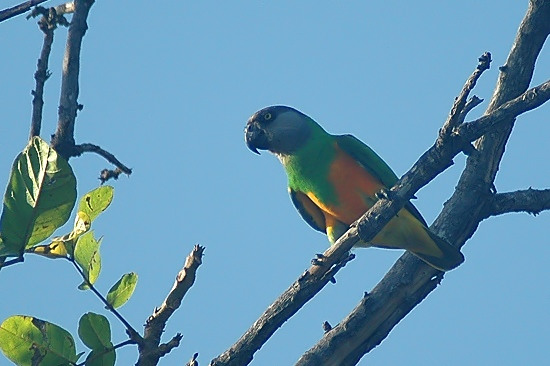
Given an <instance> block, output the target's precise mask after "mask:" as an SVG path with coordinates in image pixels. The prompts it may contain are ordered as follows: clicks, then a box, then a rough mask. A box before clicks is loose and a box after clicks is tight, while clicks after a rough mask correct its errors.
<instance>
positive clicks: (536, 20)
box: [297, 0, 550, 365]
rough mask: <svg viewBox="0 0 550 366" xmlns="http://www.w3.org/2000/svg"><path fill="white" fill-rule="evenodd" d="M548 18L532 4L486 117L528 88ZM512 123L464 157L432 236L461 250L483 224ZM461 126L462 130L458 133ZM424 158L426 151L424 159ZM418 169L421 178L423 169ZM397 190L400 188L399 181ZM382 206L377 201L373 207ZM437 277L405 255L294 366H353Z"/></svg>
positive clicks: (543, 7)
mask: <svg viewBox="0 0 550 366" xmlns="http://www.w3.org/2000/svg"><path fill="white" fill-rule="evenodd" d="M548 19H550V1H548V0H545V1H535V0H532V1H531V2H530V6H529V9H528V11H527V14H526V15H525V18H524V20H523V21H522V24H521V26H520V28H519V30H518V35H517V38H516V42H515V43H514V46H513V47H512V51H511V52H510V56H509V57H508V61H507V67H506V68H505V73H506V74H507V75H505V76H503V75H502V73H501V78H500V81H499V86H498V87H497V89H496V91H495V95H494V96H493V99H492V102H491V104H490V106H489V108H488V110H487V113H488V114H491V113H493V112H495V111H496V110H497V109H498V107H499V106H501V105H502V104H503V103H505V102H506V101H508V100H511V99H513V98H516V97H517V96H518V95H520V94H521V93H522V92H523V91H524V90H526V89H527V87H528V84H529V82H530V79H531V76H532V72H533V69H534V64H535V60H536V58H537V56H538V54H539V52H540V50H541V48H542V45H543V44H544V40H545V39H546V37H547V36H548V33H549V32H550V22H548ZM503 72H504V71H503ZM514 80H515V81H514ZM523 103H526V102H525V101H524V102H523ZM526 104H528V103H526ZM501 111H502V110H501ZM508 112H509V111H508ZM493 117H495V116H494V115H493ZM513 120H514V117H513V113H510V115H508V114H506V115H502V116H501V118H500V119H499V124H498V126H499V128H498V132H497V131H496V129H493V130H492V131H491V132H492V133H491V136H484V137H483V138H482V140H484V141H479V142H478V143H477V144H476V147H477V150H476V151H475V153H474V154H471V155H470V156H469V158H468V162H467V167H466V169H465V172H464V173H463V175H462V177H461V180H460V182H459V185H458V186H457V189H456V190H455V193H454V194H453V197H451V199H450V200H449V201H448V202H447V203H446V204H445V206H444V208H443V211H442V212H441V214H440V215H439V217H438V218H437V220H436V222H435V223H434V224H433V225H432V226H431V229H432V231H434V233H436V234H437V235H439V236H441V237H444V238H446V239H447V240H449V241H450V242H451V243H454V244H455V245H457V246H462V245H464V243H465V242H466V240H467V239H468V238H469V237H470V236H471V235H472V234H473V232H474V231H475V229H476V228H477V225H478V224H479V222H480V220H481V219H482V215H481V213H482V212H483V208H484V205H485V203H486V202H487V200H489V199H490V197H491V194H490V188H491V186H492V185H493V181H494V176H495V173H496V169H498V165H499V162H500V158H501V156H502V151H503V147H504V144H505V142H506V140H507V138H508V135H509V131H510V130H511V125H512V123H513ZM462 127H464V125H461V126H460V127H459V128H462ZM449 140H450V141H449ZM449 140H447V141H446V144H445V145H447V146H448V145H453V144H454V143H453V141H452V139H449ZM429 153H430V152H429V151H428V152H427V153H426V154H424V155H427V154H429ZM442 156H445V155H442ZM423 157H424V156H423ZM423 157H421V159H420V160H422V159H423ZM444 160H445V159H444ZM416 165H417V164H415V166H416ZM428 166H429V164H428ZM418 168H419V173H420V171H421V170H420V168H422V167H418ZM414 171H415V167H413V168H412V169H411V170H410V171H409V172H408V173H407V174H406V175H405V176H404V177H403V178H402V179H401V180H400V181H406V179H405V178H406V176H407V175H408V174H409V173H411V172H414ZM413 178H415V177H413ZM397 186H400V182H398V184H397ZM401 186H402V185H401ZM382 203H383V202H381V201H379V202H378V203H377V204H376V205H375V207H376V206H378V205H379V204H382ZM371 211H373V210H371ZM369 221H370V220H369ZM365 224H366V223H365ZM441 277H442V275H441V274H440V273H438V272H437V271H435V270H433V269H432V268H430V267H429V266H427V265H425V264H423V263H421V261H420V260H418V259H416V258H414V256H413V255H411V254H409V253H405V254H404V255H403V256H401V258H400V259H399V260H398V261H397V262H396V263H395V264H394V266H393V267H392V268H391V269H390V271H389V272H388V273H387V274H386V276H385V277H384V278H383V279H382V281H381V282H380V283H379V284H378V285H377V286H376V287H375V288H374V289H373V291H372V292H371V293H370V294H369V295H368V296H367V297H366V298H365V299H363V300H362V301H361V302H360V303H359V304H358V305H357V307H356V308H355V309H354V310H353V311H352V313H350V315H348V317H346V319H344V320H343V321H342V322H341V323H340V324H339V325H338V326H336V327H335V328H334V329H333V330H331V331H330V332H328V333H327V334H326V335H325V336H324V337H323V338H322V339H321V341H320V342H319V343H318V344H316V345H315V346H314V347H313V348H312V349H310V350H309V351H308V352H306V353H305V354H304V355H303V356H302V358H300V360H299V361H298V363H297V364H298V365H316V364H319V361H320V360H322V363H323V364H339V365H351V364H356V363H357V362H358V360H359V359H360V358H361V357H362V356H363V355H364V354H365V353H367V352H369V351H370V350H371V349H373V348H374V347H376V346H377V345H378V344H380V342H382V340H384V339H385V338H386V337H387V335H388V334H389V332H390V331H391V330H392V329H393V327H394V326H395V325H396V324H397V323H398V322H399V321H400V320H401V319H402V318H403V317H405V316H406V315H407V314H408V313H409V312H410V311H411V310H412V309H413V308H414V307H415V306H416V305H417V304H418V303H420V302H421V301H422V300H423V299H424V298H425V297H426V296H427V295H428V294H429V293H430V292H431V291H433V289H435V287H436V286H437V284H438V283H439V281H440V280H441ZM343 355H345V357H344V358H342V356H343Z"/></svg>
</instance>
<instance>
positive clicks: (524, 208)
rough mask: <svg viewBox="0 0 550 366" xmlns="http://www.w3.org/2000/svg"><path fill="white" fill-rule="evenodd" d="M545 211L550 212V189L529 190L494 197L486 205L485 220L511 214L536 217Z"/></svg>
mask: <svg viewBox="0 0 550 366" xmlns="http://www.w3.org/2000/svg"><path fill="white" fill-rule="evenodd" d="M545 210H550V189H543V190H538V189H532V188H529V189H526V190H522V191H515V192H508V193H499V194H495V195H493V196H492V198H491V200H490V201H489V202H488V203H487V204H486V205H485V212H484V214H483V218H488V217H491V216H497V215H502V214H506V213H510V212H527V213H530V214H533V215H535V216H536V215H538V214H539V213H541V212H542V211H545Z"/></svg>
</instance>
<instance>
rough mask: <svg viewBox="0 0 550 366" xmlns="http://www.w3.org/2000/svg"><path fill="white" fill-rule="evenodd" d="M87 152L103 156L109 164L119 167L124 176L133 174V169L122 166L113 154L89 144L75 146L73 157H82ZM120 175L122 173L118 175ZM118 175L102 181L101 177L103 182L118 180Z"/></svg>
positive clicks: (111, 175) (108, 176)
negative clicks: (110, 179) (112, 179)
mask: <svg viewBox="0 0 550 366" xmlns="http://www.w3.org/2000/svg"><path fill="white" fill-rule="evenodd" d="M85 152H93V153H96V154H98V155H101V156H103V157H104V158H105V159H106V160H107V161H108V162H109V163H111V164H113V165H114V166H116V167H117V169H119V170H120V172H122V173H124V174H127V175H130V174H132V169H130V168H128V167H127V166H126V165H124V164H122V163H121V162H120V160H118V159H117V158H116V157H115V156H114V155H113V154H111V153H110V152H108V151H106V150H103V149H102V148H101V147H99V146H97V145H94V144H89V143H84V144H80V145H75V146H74V151H73V155H72V156H80V155H82V154H83V153H85ZM118 174H120V173H118ZM118 174H117V173H112V174H110V175H107V176H105V177H104V179H102V178H101V177H100V179H101V180H102V182H104V181H106V180H107V179H109V178H115V179H117V178H118ZM103 175H104V173H103V172H102V177H103Z"/></svg>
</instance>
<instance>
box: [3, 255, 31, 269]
mask: <svg viewBox="0 0 550 366" xmlns="http://www.w3.org/2000/svg"><path fill="white" fill-rule="evenodd" d="M24 261H25V257H23V256H22V255H21V256H19V257H17V258H14V259H10V260H9V261H7V260H6V257H0V269H2V268H5V267H8V266H11V265H14V264H17V263H21V262H24Z"/></svg>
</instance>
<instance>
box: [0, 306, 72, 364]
mask: <svg viewBox="0 0 550 366" xmlns="http://www.w3.org/2000/svg"><path fill="white" fill-rule="evenodd" d="M0 348H1V349H2V352H3V353H4V355H6V357H7V358H9V359H10V360H11V361H12V362H14V363H15V364H17V365H67V364H70V363H74V362H76V361H77V360H78V356H77V354H76V348H75V344H74V339H73V337H72V336H71V334H70V333H69V332H67V331H66V330H65V329H63V328H61V327H59V326H57V325H55V324H52V323H49V322H47V321H44V320H40V319H37V318H33V317H30V316H22V315H16V316H11V317H9V318H8V319H6V320H4V322H3V323H2V324H0Z"/></svg>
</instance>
